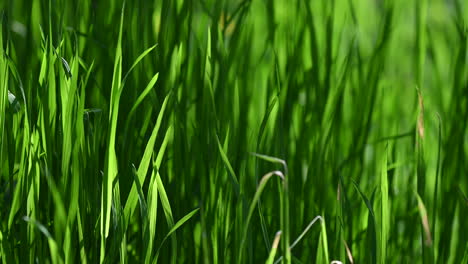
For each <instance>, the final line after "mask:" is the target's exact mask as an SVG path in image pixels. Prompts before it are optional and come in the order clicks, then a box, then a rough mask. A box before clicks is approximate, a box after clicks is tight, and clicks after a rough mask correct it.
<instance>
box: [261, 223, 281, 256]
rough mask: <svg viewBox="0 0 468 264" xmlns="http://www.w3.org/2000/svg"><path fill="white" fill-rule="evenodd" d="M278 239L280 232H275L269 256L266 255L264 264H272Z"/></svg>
mask: <svg viewBox="0 0 468 264" xmlns="http://www.w3.org/2000/svg"><path fill="white" fill-rule="evenodd" d="M280 239H281V231H278V232H276V235H275V238H274V239H273V245H271V250H270V254H269V255H268V259H267V261H266V262H265V263H266V264H273V261H274V260H275V255H276V250H277V249H278V244H279V241H280Z"/></svg>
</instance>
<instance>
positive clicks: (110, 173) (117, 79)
mask: <svg viewBox="0 0 468 264" xmlns="http://www.w3.org/2000/svg"><path fill="white" fill-rule="evenodd" d="M124 10H125V4H124V5H123V7H122V11H121V15H120V29H119V36H118V39H117V47H116V51H115V58H114V71H113V75H112V89H111V100H110V111H109V123H110V132H109V138H108V144H109V145H108V148H107V160H106V170H105V174H104V179H103V185H102V195H101V263H102V262H103V261H104V255H105V241H106V238H107V237H108V236H109V229H110V218H111V214H110V213H111V205H112V190H113V182H114V180H115V178H116V177H117V174H118V165H117V154H116V151H115V143H116V133H117V120H118V113H119V102H120V95H121V92H122V91H121V88H122V87H121V75H122V27H123V20H124Z"/></svg>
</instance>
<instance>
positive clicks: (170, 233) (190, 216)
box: [155, 208, 200, 262]
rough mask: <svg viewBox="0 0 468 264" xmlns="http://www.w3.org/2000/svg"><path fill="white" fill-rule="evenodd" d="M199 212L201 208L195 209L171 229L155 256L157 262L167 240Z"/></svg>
mask: <svg viewBox="0 0 468 264" xmlns="http://www.w3.org/2000/svg"><path fill="white" fill-rule="evenodd" d="M198 210H200V208H197V209H194V210H193V211H191V212H190V213H188V214H187V215H185V216H184V217H182V218H181V219H180V220H179V221H177V223H175V225H174V226H173V227H172V228H171V230H169V232H168V233H167V235H166V236H165V237H164V239H163V241H162V242H161V245H159V248H158V250H157V251H156V256H155V261H156V262H157V260H158V256H159V251H160V250H161V247H162V246H163V245H164V242H165V241H166V240H167V238H169V237H170V236H171V235H172V233H174V232H175V231H176V230H177V229H179V227H181V226H182V225H183V224H184V223H185V222H187V221H188V220H190V218H192V216H193V215H194V214H195V213H197V212H198Z"/></svg>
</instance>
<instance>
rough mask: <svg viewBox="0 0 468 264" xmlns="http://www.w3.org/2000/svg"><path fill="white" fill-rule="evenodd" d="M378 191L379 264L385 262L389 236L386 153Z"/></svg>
mask: <svg viewBox="0 0 468 264" xmlns="http://www.w3.org/2000/svg"><path fill="white" fill-rule="evenodd" d="M380 191H381V193H382V205H381V207H382V212H381V217H382V218H381V223H380V224H381V227H382V228H381V234H380V250H381V253H380V260H381V261H380V263H385V262H386V260H387V244H388V241H387V240H388V236H389V234H390V219H389V218H390V205H389V201H388V176H387V152H385V154H384V158H383V161H382V168H381V173H380Z"/></svg>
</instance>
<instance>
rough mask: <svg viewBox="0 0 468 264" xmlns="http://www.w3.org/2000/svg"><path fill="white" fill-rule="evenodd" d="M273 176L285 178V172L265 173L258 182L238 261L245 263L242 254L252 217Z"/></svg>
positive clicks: (243, 232) (241, 241)
mask: <svg viewBox="0 0 468 264" xmlns="http://www.w3.org/2000/svg"><path fill="white" fill-rule="evenodd" d="M273 176H278V177H280V178H281V179H283V180H284V175H283V173H282V172H281V171H272V172H270V173H267V174H265V175H264V176H263V177H262V179H261V180H260V182H259V183H258V187H257V190H256V191H255V195H254V197H253V199H252V202H251V203H250V206H249V211H248V214H247V217H246V219H245V222H244V227H243V231H242V236H241V240H240V247H239V254H238V255H237V263H243V258H242V255H243V252H244V247H245V244H246V239H247V232H248V230H249V223H250V219H251V217H252V214H253V212H254V211H255V207H256V206H257V202H258V199H259V198H260V196H261V194H262V192H263V189H265V186H266V184H267V183H268V181H269V180H270V179H271V177H273Z"/></svg>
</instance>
